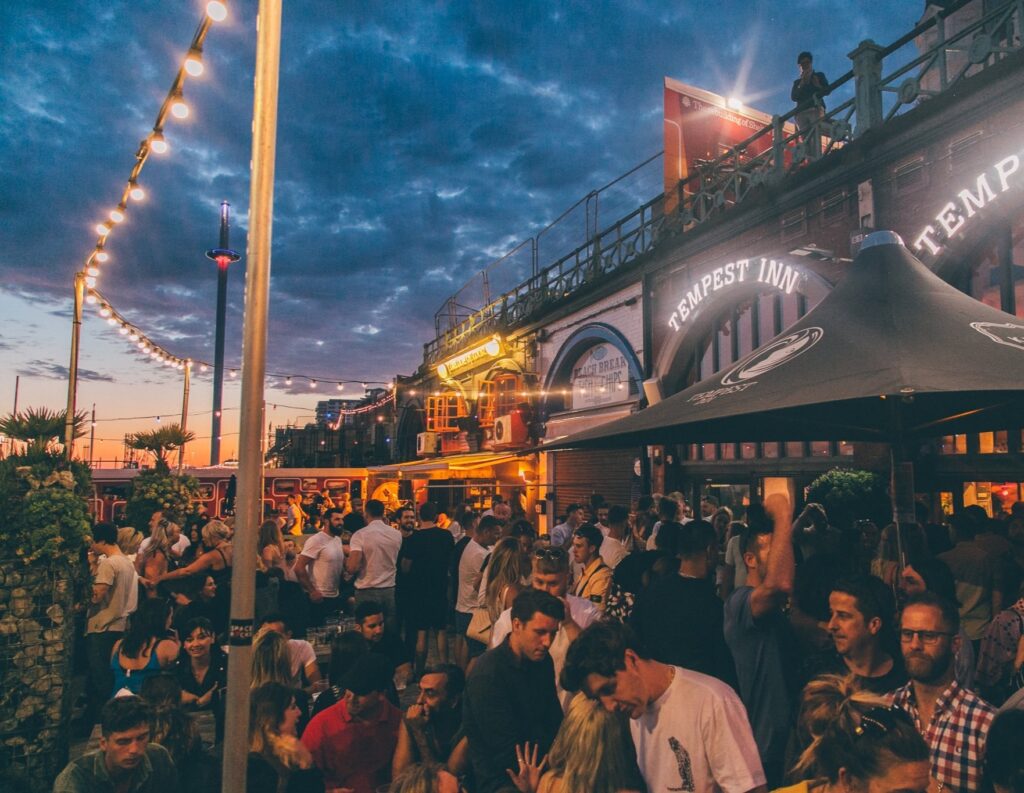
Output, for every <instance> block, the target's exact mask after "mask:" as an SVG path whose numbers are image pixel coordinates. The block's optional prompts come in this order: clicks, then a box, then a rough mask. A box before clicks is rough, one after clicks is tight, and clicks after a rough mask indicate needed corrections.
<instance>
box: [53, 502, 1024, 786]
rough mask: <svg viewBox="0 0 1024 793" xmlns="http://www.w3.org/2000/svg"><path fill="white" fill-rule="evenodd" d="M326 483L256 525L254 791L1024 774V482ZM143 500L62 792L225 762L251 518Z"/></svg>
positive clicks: (114, 559) (949, 781) (966, 782)
mask: <svg viewBox="0 0 1024 793" xmlns="http://www.w3.org/2000/svg"><path fill="white" fill-rule="evenodd" d="M328 498H329V496H328ZM320 505H321V507H322V510H321V511H320V512H318V513H317V514H316V516H315V517H316V518H317V520H316V521H315V522H314V521H313V520H311V517H312V516H310V514H309V512H307V511H306V510H305V509H303V507H302V504H301V503H300V502H298V501H293V502H292V503H290V504H289V505H288V507H287V508H286V509H284V510H282V511H281V514H278V515H270V516H268V518H267V520H266V521H265V522H264V523H263V524H262V525H261V526H260V528H259V538H260V539H259V560H258V565H259V574H258V580H257V598H256V604H257V626H256V627H257V630H256V632H255V637H254V640H253V659H252V682H251V694H250V697H249V699H250V727H249V762H248V775H247V776H248V789H249V790H250V791H259V793H263V791H267V792H268V793H270V792H273V793H285V792H286V791H292V792H296V791H300V792H301V791H313V792H314V793H321V792H322V791H323V792H324V793H326V792H328V791H335V792H337V791H353V792H354V793H379V792H380V791H388V790H390V791H396V792H398V793H431V792H432V791H438V792H439V793H441V792H443V793H458V791H460V790H465V791H471V792H473V791H476V792H478V793H496V792H497V791H519V793H537V791H541V792H542V793H561V792H564V793H575V792H576V791H588V792H589V791H594V792H595V793H617V792H618V791H644V790H646V791H651V793H655V792H657V793H661V792H662V791H709V793H710V792H712V791H719V790H721V791H725V793H749V792H751V791H757V792H758V793H760V791H768V790H785V791H786V793H807V791H810V790H811V789H812V788H820V789H821V790H822V791H823V792H824V793H861V791H865V793H867V792H870V793H882V792H883V791H901V792H905V793H914V792H918V791H919V792H920V793H925V791H932V792H933V793H934V792H935V791H944V790H950V791H963V792H964V793H972V792H973V791H995V793H1024V752H1022V751H1021V748H1022V747H1024V597H1022V594H1024V592H1022V589H1021V583H1022V578H1024V576H1022V571H1024V503H1018V504H1014V505H1013V506H1012V508H1011V509H1010V510H1009V511H1008V512H1006V513H999V514H997V516H996V517H994V518H993V517H990V516H989V515H988V514H987V513H986V512H985V511H984V510H982V509H981V508H980V507H967V508H966V509H964V510H962V511H960V512H958V513H956V514H955V515H952V516H951V517H950V519H949V521H948V524H946V523H941V524H939V523H931V522H929V521H928V520H927V513H926V511H922V513H921V514H920V515H919V516H918V521H917V522H916V523H914V524H909V525H908V524H904V525H902V526H899V527H897V526H895V525H892V526H887V527H885V528H884V529H883V530H879V529H878V528H877V527H876V526H875V525H874V524H872V523H870V522H869V521H863V520H862V521H856V522H853V523H851V525H849V526H841V527H837V526H833V525H831V523H830V522H829V519H828V516H827V514H826V512H825V510H824V509H823V508H822V507H821V506H820V505H816V504H808V505H807V506H806V507H804V508H803V509H802V510H800V511H799V513H797V514H795V515H794V511H793V509H792V508H791V505H790V503H789V502H788V500H787V499H786V498H785V497H783V496H780V495H771V496H769V497H768V498H766V499H765V501H764V503H763V504H757V503H753V504H749V505H747V506H746V507H745V509H744V514H743V515H742V520H738V519H736V517H737V516H734V515H733V514H732V512H731V511H730V510H729V509H728V508H726V507H718V506H717V505H715V504H713V503H709V502H704V503H701V504H700V505H699V506H696V508H695V509H691V507H690V505H687V504H686V503H685V501H684V499H683V498H682V496H681V495H680V494H678V493H676V494H670V495H667V496H660V497H652V496H645V497H641V498H640V499H639V501H638V503H636V504H634V505H631V508H627V507H626V506H624V505H615V504H607V503H605V502H604V499H602V498H601V497H600V496H594V497H593V499H592V500H591V502H590V503H587V504H571V505H569V506H568V507H567V508H566V509H565V511H564V515H562V516H561V518H560V519H559V521H557V525H555V526H554V527H553V528H552V529H551V531H550V532H549V533H546V534H543V535H540V536H538V532H537V531H536V530H535V528H534V526H533V524H532V523H531V522H530V521H528V520H527V519H526V518H525V516H524V515H522V514H521V513H520V514H515V511H514V506H513V505H511V504H508V503H504V502H503V501H502V500H501V499H500V498H495V501H494V503H493V504H492V506H491V508H490V509H488V510H486V511H485V512H484V513H482V514H480V515H477V514H476V513H474V512H473V511H472V510H471V509H469V508H467V507H465V506H460V507H458V508H457V509H456V510H455V511H454V512H453V514H452V515H451V516H450V517H449V516H448V515H445V514H443V513H442V512H441V511H440V510H439V508H438V506H437V505H435V504H433V503H431V502H429V501H428V502H423V503H420V504H418V505H416V506H413V505H402V506H399V507H397V508H396V509H394V510H391V511H390V512H389V511H388V510H387V509H386V507H385V505H384V504H383V503H382V502H380V501H377V500H373V499H371V500H368V501H366V502H365V503H363V502H361V501H355V502H353V501H352V500H342V503H341V504H340V505H339V504H337V503H334V502H333V501H332V502H330V503H329V504H328V501H327V499H323V500H322V501H321V502H320ZM296 526H298V527H299V532H304V533H300V534H296V533H293V532H295V527H296ZM147 528H148V532H147V533H146V536H145V537H143V536H142V533H141V532H137V531H135V530H134V529H125V528H121V529H118V528H117V527H115V526H113V525H112V524H106V523H99V524H97V525H96V526H95V527H94V529H93V533H92V538H93V539H92V546H91V549H90V553H89V563H90V568H91V572H92V589H91V593H90V594H91V598H90V603H89V605H88V608H87V613H86V615H85V617H86V624H85V643H84V653H83V656H84V658H85V659H86V663H87V666H88V674H87V683H88V686H87V703H86V707H85V708H84V709H83V711H82V716H81V723H80V726H81V728H82V731H83V732H91V731H92V730H93V729H94V725H95V724H96V723H97V722H98V724H99V740H98V748H97V749H95V750H93V751H90V752H86V753H85V754H83V755H81V756H80V757H78V758H76V759H75V760H73V761H72V762H71V763H70V764H69V765H68V767H67V768H65V770H64V771H63V772H62V773H61V774H60V776H59V777H58V778H57V781H56V783H55V785H54V790H55V791H58V792H59V793H71V792H74V793H84V792H85V791H90V792H91V791H101V790H102V791H108V790H118V791H163V790H168V791H169V790H176V791H177V790H178V788H179V787H180V786H181V785H182V784H184V785H187V786H189V787H190V788H192V789H194V790H195V791H196V793H199V791H205V790H217V789H219V778H220V770H219V768H220V762H221V759H222V758H220V756H219V752H220V748H221V742H222V740H223V733H224V721H225V713H224V701H225V697H224V694H225V691H226V686H227V655H226V652H225V650H226V649H228V648H226V647H225V645H226V636H225V632H226V628H227V625H228V603H229V599H230V584H231V582H230V578H231V565H232V551H231V545H232V543H231V537H232V531H233V529H232V525H231V521H230V519H229V520H227V521H223V522H222V521H220V520H209V521H206V522H205V523H203V524H202V525H196V523H195V521H193V522H192V525H188V526H185V530H184V531H183V528H182V522H181V521H180V520H179V518H178V516H175V515H172V514H169V513H166V512H157V513H155V514H154V515H153V517H152V520H151V521H150V523H149V526H148V527H147ZM339 621H343V622H344V623H345V625H346V627H347V629H345V630H339V629H337V628H335V627H334V626H337V625H338V624H339ZM329 626H330V627H331V628H332V629H331V630H330V631H329V632H326V631H325V629H326V628H328V627H329ZM325 636H326V637H327V638H328V639H329V656H328V655H326V654H324V652H323V647H322V646H321V641H322V639H323V637H325ZM310 639H314V641H313V642H311V641H310ZM318 647H319V649H320V651H321V655H320V657H318V656H317V649H318ZM202 713H208V714H209V716H208V717H207V718H208V719H210V720H211V721H212V722H213V725H214V739H213V741H212V746H210V745H204V742H203V740H202V737H201V735H200V732H199V730H198V728H197V722H196V719H195V718H194V717H195V716H196V714H202Z"/></svg>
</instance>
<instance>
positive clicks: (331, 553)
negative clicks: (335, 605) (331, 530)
mask: <svg viewBox="0 0 1024 793" xmlns="http://www.w3.org/2000/svg"><path fill="white" fill-rule="evenodd" d="M300 555H301V556H305V557H306V558H307V559H311V560H312V561H311V562H308V563H307V564H308V566H309V568H310V577H311V578H312V579H313V585H314V586H315V587H316V588H317V589H318V590H320V594H321V595H323V596H324V597H325V598H336V597H338V595H339V594H341V577H342V575H343V574H344V573H345V547H344V546H343V545H342V544H341V537H335V536H334V535H333V534H327V533H326V532H323V531H320V532H317V533H316V534H314V535H313V536H312V537H308V538H307V539H306V542H305V544H304V545H303V546H302V552H301V553H300Z"/></svg>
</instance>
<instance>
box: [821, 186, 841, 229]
mask: <svg viewBox="0 0 1024 793" xmlns="http://www.w3.org/2000/svg"><path fill="white" fill-rule="evenodd" d="M845 215H846V190H837V191H835V192H834V193H831V194H829V195H827V196H825V197H824V198H823V199H822V200H821V221H822V223H834V222H836V221H838V220H841V219H842V218H843V217H844V216H845Z"/></svg>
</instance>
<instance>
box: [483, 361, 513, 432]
mask: <svg viewBox="0 0 1024 793" xmlns="http://www.w3.org/2000/svg"><path fill="white" fill-rule="evenodd" d="M519 390H520V383H519V376H518V375H515V374H512V373H510V372H505V373H502V374H499V375H495V376H494V377H493V378H491V379H490V380H485V381H484V382H483V384H482V385H481V386H480V401H479V403H478V404H477V418H478V419H479V420H480V426H481V427H493V426H494V422H495V420H497V418H498V416H505V415H507V414H509V413H511V412H512V410H513V408H515V406H516V404H517V397H516V392H517V391H519Z"/></svg>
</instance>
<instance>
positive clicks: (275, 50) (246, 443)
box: [222, 0, 282, 793]
mask: <svg viewBox="0 0 1024 793" xmlns="http://www.w3.org/2000/svg"><path fill="white" fill-rule="evenodd" d="M281 5H282V0H259V11H258V16H257V20H256V73H255V81H254V82H255V86H254V97H253V123H252V158H251V162H252V175H251V178H250V182H249V234H248V266H247V267H246V272H245V324H244V329H243V338H242V404H241V408H242V409H241V416H240V418H239V430H240V431H239V441H238V498H237V501H236V507H235V517H236V521H237V522H236V524H235V536H234V542H233V563H232V568H231V627H230V638H229V641H230V644H231V652H230V654H229V655H228V690H227V703H226V712H227V724H226V730H225V738H224V775H223V779H222V782H223V784H222V790H224V791H225V793H245V790H246V771H247V768H246V766H247V763H248V756H249V683H250V680H251V669H250V664H251V663H252V628H253V608H254V605H255V603H254V601H255V594H256V541H257V537H256V533H257V530H258V527H259V525H260V517H261V513H262V500H263V492H262V491H263V453H262V445H263V444H262V435H263V386H264V377H265V376H266V368H267V360H266V358H267V315H268V313H269V303H270V295H269V292H270V247H271V240H272V238H273V223H274V150H275V146H276V139H277V89H278V78H279V69H280V61H281Z"/></svg>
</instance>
